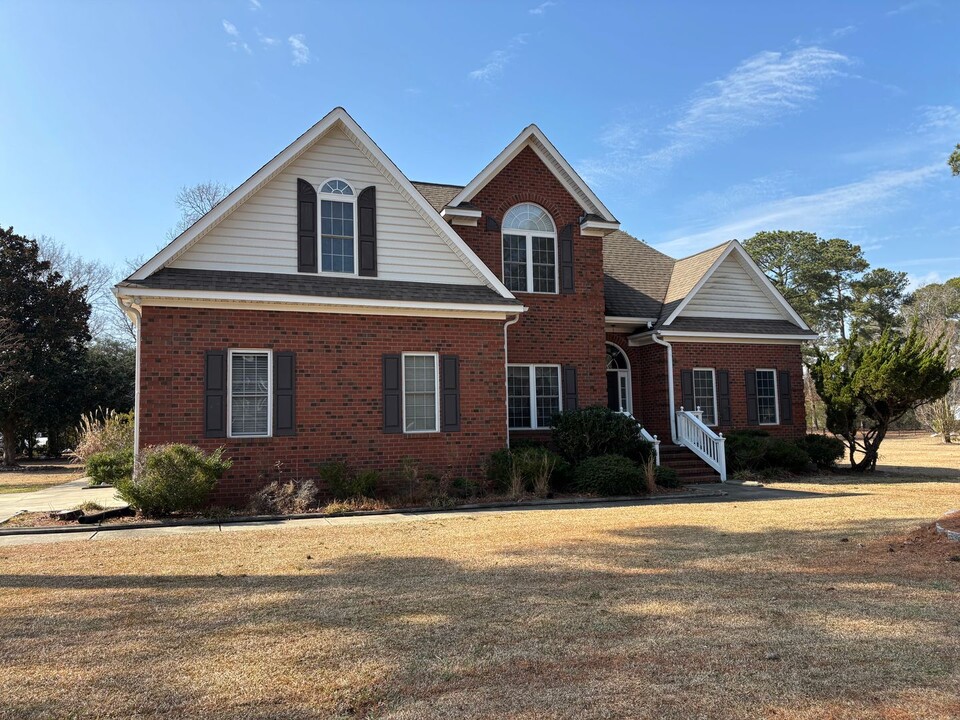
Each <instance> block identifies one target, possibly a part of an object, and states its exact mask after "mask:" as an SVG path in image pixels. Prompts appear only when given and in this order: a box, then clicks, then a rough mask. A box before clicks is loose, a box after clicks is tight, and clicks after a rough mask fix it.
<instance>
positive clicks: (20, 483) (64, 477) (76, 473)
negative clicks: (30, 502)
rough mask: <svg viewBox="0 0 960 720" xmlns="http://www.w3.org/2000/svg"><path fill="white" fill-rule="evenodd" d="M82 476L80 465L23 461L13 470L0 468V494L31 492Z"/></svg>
mask: <svg viewBox="0 0 960 720" xmlns="http://www.w3.org/2000/svg"><path fill="white" fill-rule="evenodd" d="M82 477H83V466H82V465H70V464H67V463H56V464H54V463H48V462H24V463H22V467H20V468H18V469H15V470H6V469H3V468H0V494H4V493H20V492H33V491H34V490H42V489H43V488H47V487H51V486H53V485H61V484H63V483H65V482H70V481H71V480H78V479H79V478H82Z"/></svg>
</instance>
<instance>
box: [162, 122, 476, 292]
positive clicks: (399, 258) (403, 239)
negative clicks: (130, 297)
mask: <svg viewBox="0 0 960 720" xmlns="http://www.w3.org/2000/svg"><path fill="white" fill-rule="evenodd" d="M331 177H335V178H343V179H344V180H346V181H348V182H349V183H351V184H352V185H353V188H354V190H355V192H357V193H359V192H360V191H361V190H363V189H364V188H366V187H369V186H371V185H376V188H377V268H378V272H377V276H378V277H379V278H380V279H383V280H406V281H415V282H435V283H454V284H463V285H480V284H482V283H481V281H480V280H479V279H478V278H477V276H476V275H475V274H474V272H473V271H472V270H471V269H470V268H469V267H468V266H467V265H466V264H465V263H464V262H463V260H461V259H460V257H459V256H458V255H457V254H456V253H455V252H454V251H453V250H452V249H451V247H450V246H449V245H448V244H447V242H446V241H445V240H444V239H443V238H442V237H440V236H439V235H438V234H437V232H436V231H435V230H434V229H433V228H432V227H431V226H430V225H429V223H427V221H426V220H425V219H424V218H423V217H422V216H421V214H420V212H419V211H418V210H417V209H416V208H415V207H414V206H413V205H412V204H411V203H410V202H409V201H408V200H407V199H406V198H405V197H404V196H403V195H402V194H401V193H400V192H399V191H398V190H397V188H396V187H395V186H394V185H393V183H391V182H390V181H389V180H388V179H387V178H386V177H385V176H384V174H383V173H382V172H381V171H380V170H379V169H378V168H377V167H376V166H374V164H373V163H371V162H370V160H369V159H368V158H367V156H366V155H365V154H364V153H363V152H362V151H361V150H360V148H358V147H357V145H356V144H355V143H354V142H353V141H352V140H351V139H350V138H349V137H348V136H347V135H346V134H345V133H344V132H343V131H342V130H341V129H340V128H338V127H334V128H331V129H330V131H329V132H328V133H327V134H326V135H324V136H323V137H322V138H320V139H319V140H318V141H317V142H316V143H314V144H313V146H311V147H310V148H309V149H308V150H306V151H305V152H304V153H303V154H302V155H301V156H300V157H299V158H297V159H296V160H294V161H293V162H292V163H291V164H290V165H289V166H288V167H287V168H286V169H285V170H284V171H283V172H281V173H280V174H279V175H278V176H277V177H275V178H274V179H273V180H271V181H270V182H268V183H267V184H266V185H264V186H263V187H262V188H260V189H259V190H258V191H257V192H255V193H254V194H253V195H252V196H251V197H249V198H248V199H247V200H246V202H244V203H243V204H242V205H240V206H239V207H237V208H236V209H235V210H234V211H233V212H232V213H230V215H228V216H227V217H226V218H225V219H224V220H223V221H222V222H220V223H219V224H218V225H217V226H216V227H214V228H213V229H212V230H210V232H208V233H207V234H206V235H204V236H203V237H201V238H200V239H199V240H197V242H196V243H194V244H193V245H192V246H191V247H190V248H188V249H187V250H185V251H184V252H183V253H182V254H181V255H180V256H179V257H177V258H176V259H175V260H173V261H172V262H171V263H169V266H170V267H176V268H192V269H197V270H234V271H241V272H272V273H291V274H293V273H296V271H297V178H303V179H305V180H307V181H309V182H310V183H312V184H313V185H314V187H317V188H319V186H320V185H321V184H322V183H323V182H325V181H326V180H327V179H329V178H331Z"/></svg>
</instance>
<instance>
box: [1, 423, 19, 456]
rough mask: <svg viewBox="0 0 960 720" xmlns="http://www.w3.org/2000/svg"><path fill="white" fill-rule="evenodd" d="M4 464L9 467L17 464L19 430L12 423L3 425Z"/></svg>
mask: <svg viewBox="0 0 960 720" xmlns="http://www.w3.org/2000/svg"><path fill="white" fill-rule="evenodd" d="M3 464H4V465H6V466H7V467H13V466H14V465H16V464H17V432H16V427H15V426H14V425H13V424H12V423H11V424H8V425H5V426H4V427H3Z"/></svg>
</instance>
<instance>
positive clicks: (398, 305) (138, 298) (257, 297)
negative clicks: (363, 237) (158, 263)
mask: <svg viewBox="0 0 960 720" xmlns="http://www.w3.org/2000/svg"><path fill="white" fill-rule="evenodd" d="M116 295H117V297H118V298H131V299H133V301H134V302H135V303H136V304H140V303H141V302H142V301H151V300H159V301H162V300H178V301H196V302H205V303H217V302H239V303H249V304H251V305H258V306H261V308H262V309H269V307H264V306H270V305H298V306H301V307H326V308H336V307H341V308H359V307H363V308H385V309H394V310H396V309H403V310H444V311H455V312H477V313H507V314H516V313H521V312H526V310H527V308H526V307H525V306H517V305H497V304H495V303H443V302H420V301H417V300H372V299H368V298H339V297H317V296H313V295H283V294H277V293H272V294H270V293H247V292H221V291H217V290H164V289H161V288H133V287H118V288H116ZM158 304H159V303H158Z"/></svg>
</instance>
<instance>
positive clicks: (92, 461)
mask: <svg viewBox="0 0 960 720" xmlns="http://www.w3.org/2000/svg"><path fill="white" fill-rule="evenodd" d="M87 475H89V476H90V484H91V485H116V484H117V483H119V482H120V481H122V480H129V479H130V478H131V477H132V476H133V448H130V449H127V450H113V451H104V452H98V453H94V454H93V455H91V456H90V457H89V458H87Z"/></svg>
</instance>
